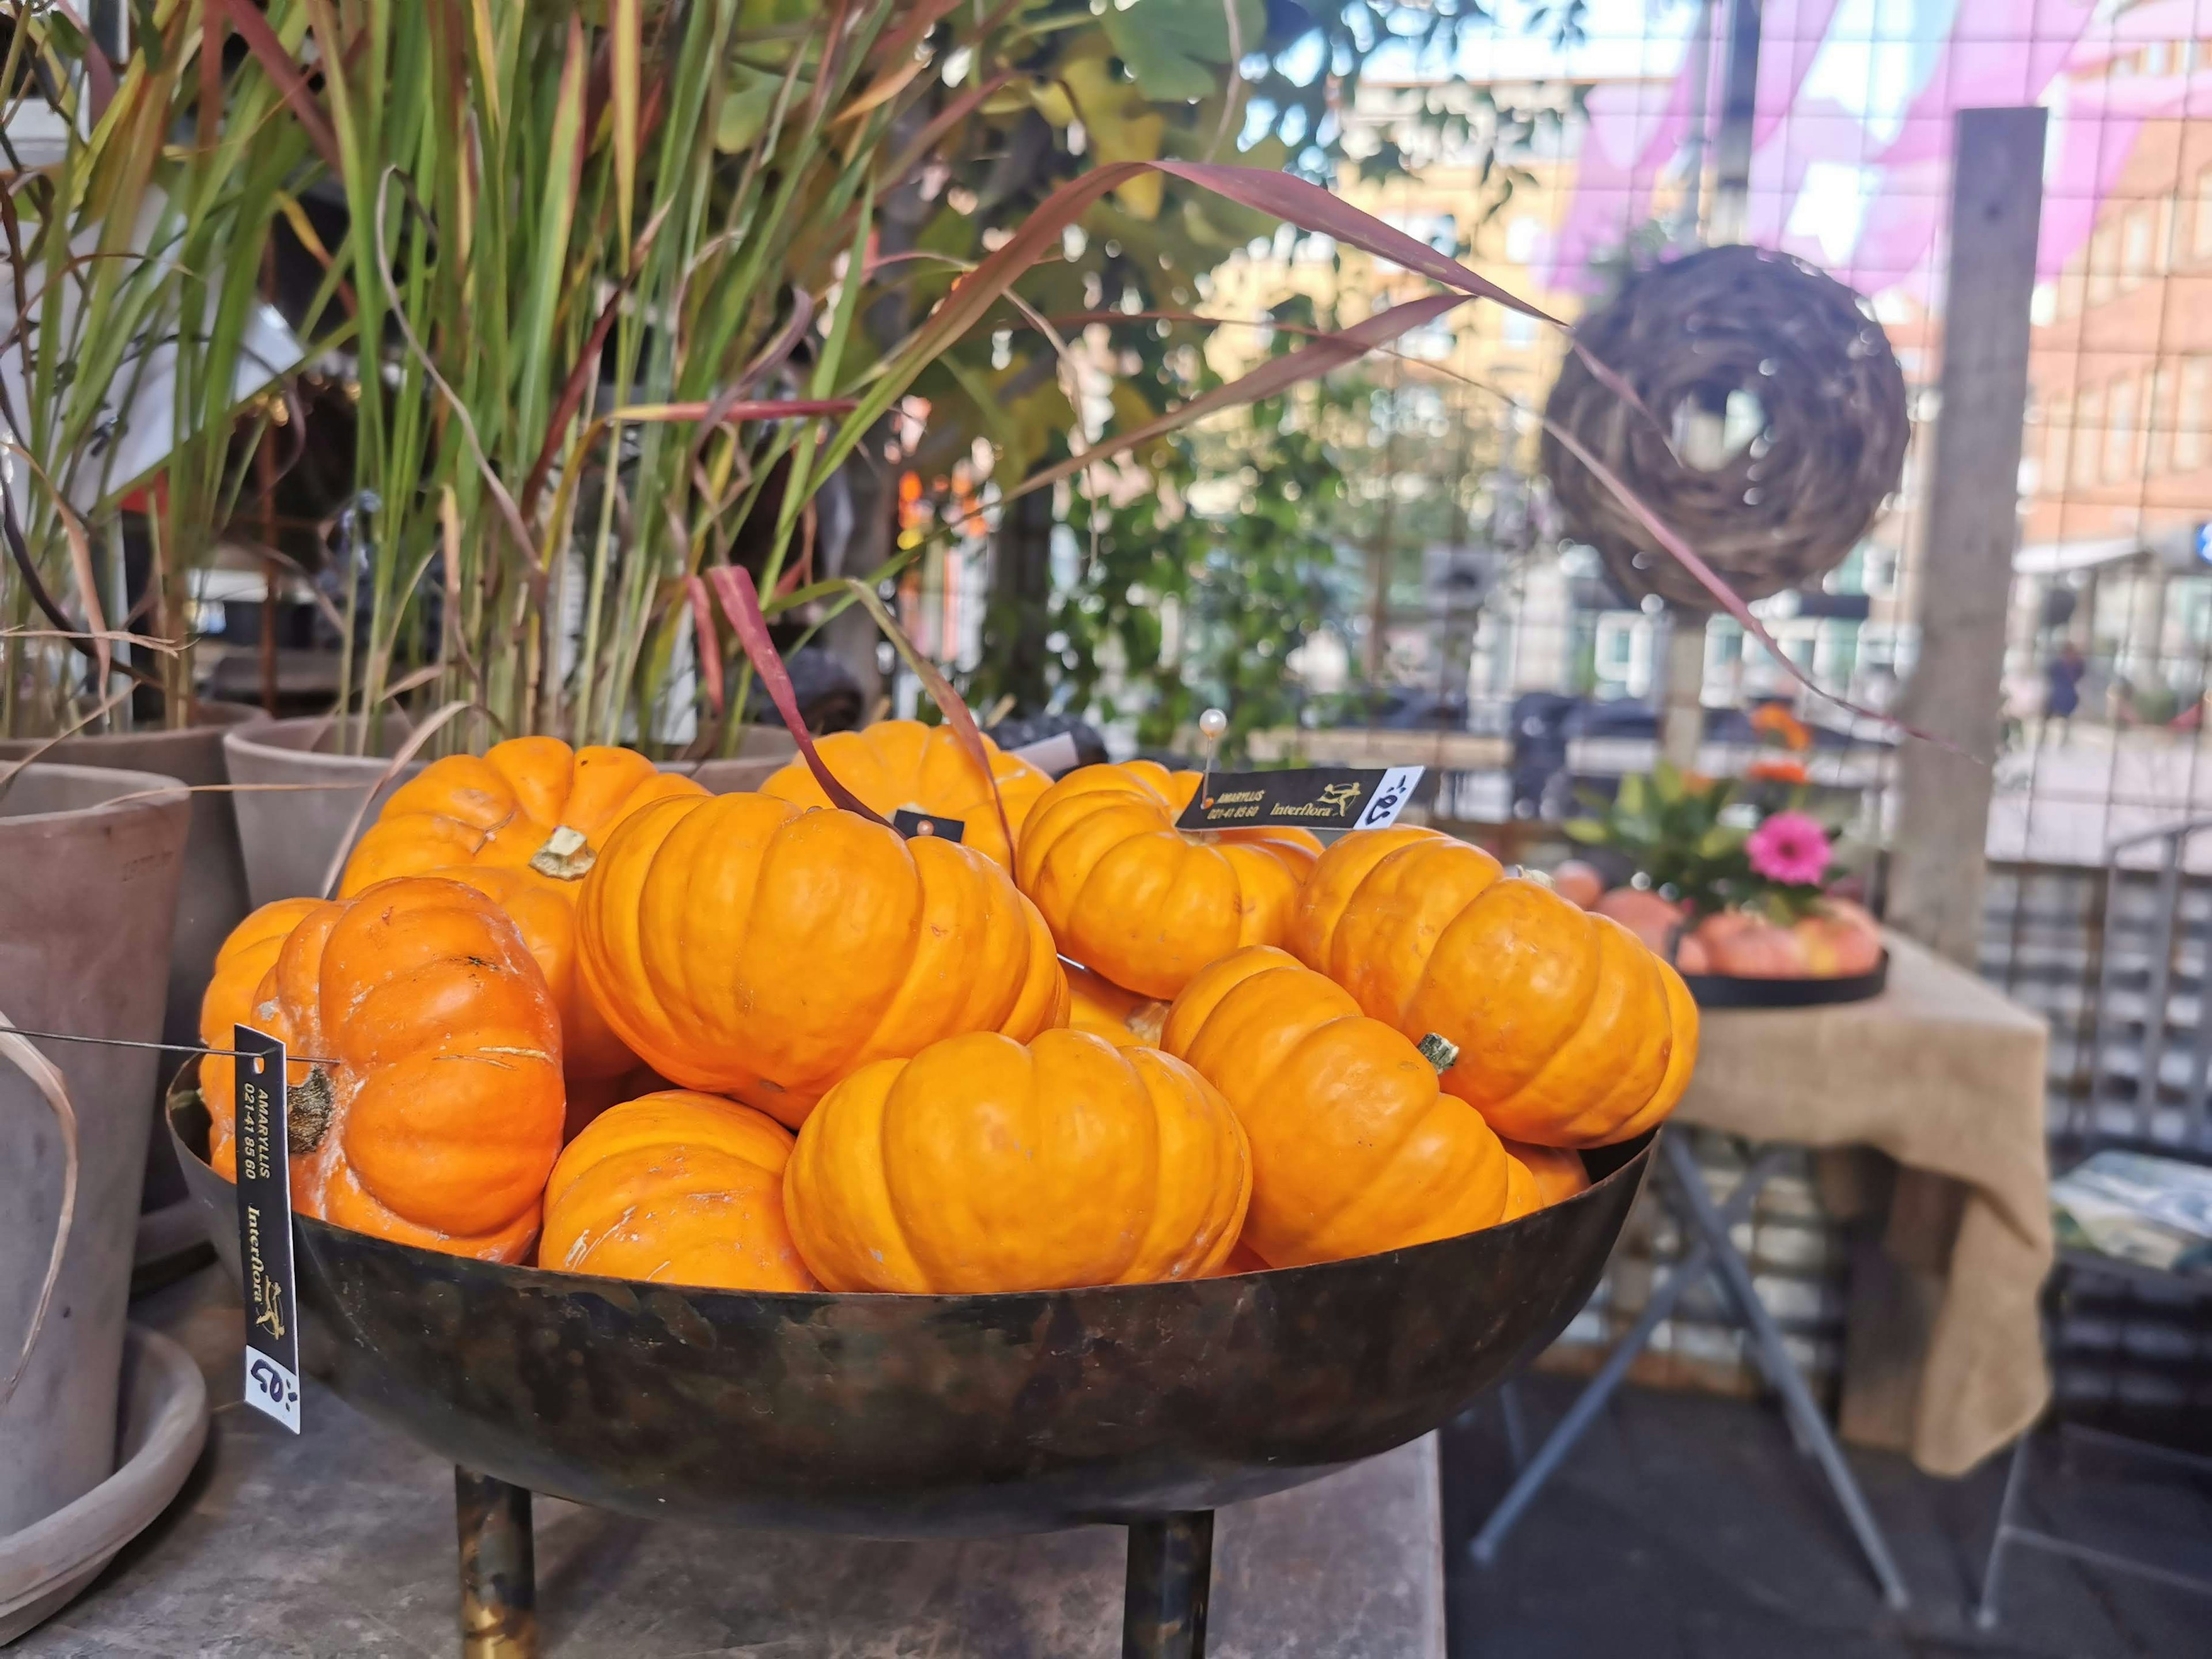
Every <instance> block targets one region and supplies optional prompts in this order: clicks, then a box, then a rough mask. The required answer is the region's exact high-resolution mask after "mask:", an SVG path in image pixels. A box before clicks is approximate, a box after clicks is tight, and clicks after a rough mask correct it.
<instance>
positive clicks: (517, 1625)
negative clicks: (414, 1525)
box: [453, 1463, 538, 1659]
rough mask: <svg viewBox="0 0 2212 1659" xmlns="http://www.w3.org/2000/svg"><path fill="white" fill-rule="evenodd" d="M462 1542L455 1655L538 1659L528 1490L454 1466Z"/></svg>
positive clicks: (481, 1658) (534, 1560) (456, 1516)
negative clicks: (458, 1645) (458, 1650)
mask: <svg viewBox="0 0 2212 1659" xmlns="http://www.w3.org/2000/svg"><path fill="white" fill-rule="evenodd" d="M453 1512H454V1519H455V1521H456V1522H457V1523H458V1527H459V1533H460V1541H461V1659H538V1567H537V1553H536V1547H535V1543H534V1541H533V1537H532V1532H531V1528H530V1489H529V1488H528V1487H527V1486H508V1485H507V1482H506V1481H504V1480H493V1479H492V1478H491V1476H489V1475H488V1474H477V1473H476V1472H475V1471H474V1470H473V1469H465V1468H461V1467H460V1465H459V1464H458V1463H457V1464H455V1465H454V1466H453Z"/></svg>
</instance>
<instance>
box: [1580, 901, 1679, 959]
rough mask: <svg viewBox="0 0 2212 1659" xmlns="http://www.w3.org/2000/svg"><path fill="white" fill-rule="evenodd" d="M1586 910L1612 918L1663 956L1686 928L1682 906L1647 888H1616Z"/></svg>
mask: <svg viewBox="0 0 2212 1659" xmlns="http://www.w3.org/2000/svg"><path fill="white" fill-rule="evenodd" d="M1583 908H1584V909H1585V910H1589V911H1592V912H1594V913H1595V914H1596V915H1601V916H1610V917H1611V918H1612V919H1613V921H1617V922H1619V923H1620V925H1621V926H1622V927H1626V929H1628V931H1629V932H1630V933H1633V934H1635V935H1636V937H1637V938H1638V939H1642V940H1643V941H1644V945H1646V946H1647V947H1648V948H1650V949H1651V950H1654V951H1657V952H1658V953H1659V954H1660V955H1661V956H1662V957H1663V956H1666V955H1667V954H1668V951H1669V948H1670V947H1671V946H1672V945H1674V942H1675V935H1676V934H1678V933H1680V931H1681V928H1682V907H1681V906H1680V905H1679V904H1677V903H1675V902H1674V901H1673V900H1672V899H1668V898H1662V897H1661V896H1659V895H1658V894H1656V893H1655V892H1653V891H1651V890H1650V889H1649V888H1646V887H1616V888H1614V889H1613V890H1612V891H1611V892H1609V893H1606V894H1603V895H1601V896H1600V897H1599V899H1598V901H1597V902H1596V903H1595V904H1585V905H1583Z"/></svg>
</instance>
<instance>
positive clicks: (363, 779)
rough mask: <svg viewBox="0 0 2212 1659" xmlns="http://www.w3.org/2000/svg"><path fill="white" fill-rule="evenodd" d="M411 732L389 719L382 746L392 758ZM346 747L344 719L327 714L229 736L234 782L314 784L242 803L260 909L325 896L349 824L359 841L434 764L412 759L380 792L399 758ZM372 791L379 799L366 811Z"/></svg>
mask: <svg viewBox="0 0 2212 1659" xmlns="http://www.w3.org/2000/svg"><path fill="white" fill-rule="evenodd" d="M351 719H352V720H358V719H359V716H357V715H356V716H353V717H351ZM406 730H407V728H406V726H405V723H404V722H403V721H401V720H398V718H397V717H396V716H395V717H394V718H393V719H392V720H389V721H387V722H386V726H385V730H384V733H383V736H384V742H383V744H381V745H380V746H381V747H382V748H383V749H384V750H385V751H386V755H389V753H390V752H391V751H392V750H394V749H396V748H398V746H399V744H401V743H402V742H403V741H404V738H405V735H406ZM343 746H344V745H343V744H341V742H340V741H339V732H338V726H337V721H335V720H331V719H330V718H328V717H327V716H325V715H320V714H317V715H311V716H307V717H305V718H302V719H299V720H271V721H269V722H268V723H266V724H265V725H261V726H252V727H250V728H248V729H246V730H244V731H240V732H228V733H226V734H225V735H224V738H223V740H222V747H223V755H224V757H225V759H226V760H227V761H228V763H229V766H230V781H232V782H233V783H240V784H283V785H292V786H297V785H311V786H313V787H307V788H301V787H289V788H282V789H263V790H252V789H247V790H241V791H240V792H239V793H238V794H237V795H236V796H235V797H234V800H235V802H236V807H237V811H238V840H239V845H240V848H243V849H244V852H245V855H246V890H247V892H248V893H249V894H250V895H251V896H252V902H253V904H254V906H255V907H256V908H259V907H260V906H262V905H264V904H267V903H269V902H270V901H271V900H274V899H281V898H301V897H304V896H319V895H320V893H321V892H322V890H323V878H324V877H325V875H327V874H328V873H329V871H330V866H331V859H332V858H333V857H334V856H335V855H336V854H337V850H338V845H339V843H340V842H342V841H343V840H344V839H345V837H346V831H347V827H348V826H349V825H353V826H355V827H354V835H355V836H356V838H358V836H359V835H360V832H361V831H362V829H367V828H368V826H369V825H370V824H372V823H375V822H376V815H377V812H378V811H380V809H381V808H382V807H383V805H384V803H385V802H386V800H388V799H391V797H392V793H393V792H394V791H396V790H397V789H398V787H399V786H400V785H401V784H403V783H404V782H405V781H407V780H408V779H409V778H411V777H413V776H414V775H416V773H417V772H419V771H421V770H422V768H423V766H424V765H425V764H426V763H425V762H422V761H411V762H410V763H408V764H407V766H406V767H404V769H402V770H401V771H400V772H399V773H398V775H396V776H394V777H393V778H392V780H391V781H390V782H388V783H386V784H385V785H384V786H383V787H381V788H379V787H378V781H379V780H380V779H382V778H383V777H384V775H385V773H386V771H387V770H388V769H390V767H391V764H392V763H391V761H390V760H389V759H386V758H380V757H375V756H359V755H348V754H344V753H342V752H339V751H340V750H342V749H343ZM372 791H374V793H375V797H376V798H375V799H374V801H373V802H371V803H370V805H369V806H368V810H367V811H362V802H363V801H365V800H368V798H369V795H370V793H371V792H372ZM356 817H357V821H356Z"/></svg>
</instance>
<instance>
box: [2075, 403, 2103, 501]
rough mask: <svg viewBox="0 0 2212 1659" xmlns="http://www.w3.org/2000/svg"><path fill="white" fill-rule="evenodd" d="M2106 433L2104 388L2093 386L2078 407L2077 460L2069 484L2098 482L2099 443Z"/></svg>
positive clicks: (2076, 406) (2076, 430)
mask: <svg viewBox="0 0 2212 1659" xmlns="http://www.w3.org/2000/svg"><path fill="white" fill-rule="evenodd" d="M2104 429H2105V394H2104V392H2103V390H2102V389H2101V388H2100V387H2096V386H2092V387H2091V388H2090V389H2089V390H2087V392H2083V393H2082V394H2081V399H2080V401H2079V402H2078V403H2076V404H2075V420H2074V452H2073V453H2074V459H2073V464H2072V465H2071V467H2070V468H2069V473H2068V477H2069V481H2070V482H2072V483H2077V484H2093V483H2096V482H2097V459H2098V456H2097V440H2098V437H2099V435H2100V434H2101V433H2102V432H2103V431H2104Z"/></svg>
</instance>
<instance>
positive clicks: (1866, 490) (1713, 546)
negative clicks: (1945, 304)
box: [1542, 247, 1910, 611]
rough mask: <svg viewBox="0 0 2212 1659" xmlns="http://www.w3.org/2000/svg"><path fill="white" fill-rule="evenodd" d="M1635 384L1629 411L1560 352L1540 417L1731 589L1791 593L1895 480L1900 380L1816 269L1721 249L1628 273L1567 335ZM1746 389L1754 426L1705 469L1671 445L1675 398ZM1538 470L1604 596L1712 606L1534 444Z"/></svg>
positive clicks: (1632, 523)
mask: <svg viewBox="0 0 2212 1659" xmlns="http://www.w3.org/2000/svg"><path fill="white" fill-rule="evenodd" d="M1575 337H1576V339H1577V342H1579V343H1580V344H1581V345H1582V346H1583V349H1585V350H1587V351H1588V352H1589V355H1590V356H1594V357H1595V358H1596V359H1597V360H1598V361H1599V362H1601V363H1603V364H1604V365H1605V366H1606V367H1607V368H1610V369H1612V370H1613V373H1614V374H1618V375H1619V376H1620V378H1621V379H1622V380H1625V381H1626V382H1627V384H1628V385H1629V386H1632V387H1633V388H1634V390H1635V392H1636V395H1637V396H1638V398H1640V399H1642V401H1643V404H1644V410H1649V411H1650V414H1649V415H1648V416H1647V415H1646V414H1644V412H1642V411H1639V410H1636V409H1633V408H1632V407H1631V406H1630V405H1629V404H1626V402H1624V401H1623V400H1622V398H1620V395H1619V393H1618V392H1615V391H1614V390H1613V388H1612V387H1610V386H1607V385H1606V384H1605V383H1604V382H1603V381H1601V380H1599V379H1598V377H1597V376H1596V375H1595V374H1593V373H1592V372H1591V370H1590V368H1589V364H1587V363H1586V362H1583V360H1582V358H1581V356H1579V355H1570V356H1569V357H1568V358H1567V361H1566V363H1565V367H1563V368H1561V369H1560V371H1559V380H1558V381H1557V382H1556V383H1555V384H1554V385H1553V387H1552V396H1551V399H1550V401H1549V403H1548V404H1547V406H1546V409H1545V413H1546V415H1547V417H1548V419H1549V420H1550V422H1551V423H1552V425H1553V426H1554V427H1558V428H1565V430H1566V431H1568V432H1570V433H1571V434H1573V435H1574V437H1575V439H1576V441H1577V442H1578V443H1580V444H1581V445H1582V446H1583V447H1584V448H1586V449H1587V450H1589V453H1591V454H1592V455H1594V456H1595V457H1596V458H1597V459H1599V460H1600V461H1601V462H1602V463H1603V464H1604V465H1606V466H1607V467H1609V468H1610V469H1612V471H1613V473H1614V475H1615V476H1616V477H1618V478H1619V479H1620V482H1621V483H1624V484H1625V485H1626V486H1627V487H1628V489H1631V490H1633V491H1634V492H1635V493H1636V495H1638V497H1639V498H1640V499H1641V500H1642V501H1643V502H1644V505H1645V506H1646V507H1650V509H1651V511H1652V512H1653V513H1656V515H1657V516H1658V517H1659V519H1660V520H1662V522H1664V523H1665V524H1666V525H1667V526H1668V528H1670V529H1671V530H1673V531H1674V532H1675V533H1676V534H1678V535H1679V536H1680V537H1681V538H1682V539H1683V540H1684V541H1686V542H1687V543H1688V544H1690V546H1691V547H1692V548H1693V549H1695V550H1697V552H1698V553H1699V554H1700V555H1701V556H1703V557H1704V558H1705V562H1707V563H1708V564H1710V565H1711V566H1712V568H1714V569H1715V570H1716V571H1717V572H1718V573H1719V574H1720V575H1721V576H1722V577H1723V579H1724V580H1726V581H1727V582H1728V584H1729V586H1731V587H1733V588H1734V589H1735V591H1736V592H1738V593H1740V594H1741V595H1742V596H1743V597H1744V598H1745V599H1764V598H1765V596H1766V595H1768V594H1770V593H1778V592H1782V591H1783V590H1784V588H1791V587H1802V586H1805V585H1806V584H1808V583H1809V582H1812V581H1815V580H1818V579H1819V578H1820V577H1821V576H1822V575H1824V574H1826V573H1827V572H1828V571H1830V570H1832V569H1833V568H1835V567H1836V566H1837V565H1838V564H1841V563H1842V562H1844V559H1845V558H1846V557H1847V556H1849V555H1850V550H1851V549H1852V548H1853V547H1855V546H1857V544H1858V541H1859V538H1861V537H1862V536H1863V535H1864V534H1865V533H1866V532H1867V530H1868V529H1869V526H1872V525H1873V523H1874V521H1875V518H1876V517H1877V516H1878V515H1879V514H1880V513H1881V509H1882V507H1883V504H1884V503H1885V502H1886V501H1887V500H1888V498H1889V497H1890V495H1892V494H1893V493H1894V492H1895V490H1896V489H1897V487H1898V484H1899V480H1900V479H1901V477H1902V476H1903V473H1904V469H1905V438H1906V435H1907V433H1908V431H1909V429H1910V423H1909V422H1908V419H1907V416H1906V412H1905V374H1904V372H1903V370H1901V369H1900V368H1899V367H1898V362H1897V354H1896V352H1895V351H1894V350H1893V349H1891V346H1890V343H1889V337H1888V336H1887V335H1886V334H1885V333H1883V332H1882V329H1881V324H1879V323H1877V322H1875V320H1874V319H1872V318H1871V317H1869V316H1868V315H1867V314H1866V313H1865V312H1863V311H1862V310H1861V309H1860V307H1859V301H1858V296H1857V295H1855V294H1853V293H1852V292H1851V290H1850V289H1848V288H1845V287H1844V285H1843V284H1842V283H1838V281H1836V279H1835V278H1834V277H1832V276H1828V275H1827V274H1826V272H1824V271H1820V270H1814V268H1813V267H1812V266H1811V265H1808V264H1805V263H1804V261H1802V260H1801V259H1796V258H1791V257H1790V256H1789V255H1788V254H1784V253H1774V252H1768V251H1767V250H1765V249H1763V248H1753V247H1717V248H1712V249H1710V250H1708V251H1706V252H1702V253H1693V254H1691V255H1689V256H1688V257H1686V258H1680V259H1677V260H1674V261H1673V262H1672V263H1671V264H1663V265H1660V266H1657V267H1656V268H1655V269H1653V270H1647V271H1644V272H1643V273H1641V274H1639V275H1638V276H1633V277H1632V278H1630V279H1629V282H1628V283H1627V285H1626V287H1625V288H1624V289H1622V290H1621V293H1620V297H1619V298H1618V299H1616V300H1615V301H1613V303H1612V304H1611V305H1609V306H1607V307H1605V308H1604V309H1603V310H1601V311H1599V312H1596V313H1593V314H1592V315H1591V316H1589V317H1588V318H1586V319H1583V323H1582V325H1580V326H1579V327H1578V328H1577V330H1576V331H1575ZM1730 392H1747V393H1749V394H1751V395H1752V396H1753V397H1754V398H1757V399H1758V401H1759V408H1760V409H1761V410H1762V411H1763V412H1764V415H1765V424H1764V427H1763V429H1762V430H1761V431H1759V433H1758V434H1757V435H1754V436H1753V438H1752V440H1751V441H1750V442H1748V443H1747V444H1745V445H1743V446H1742V447H1739V448H1737V449H1736V450H1735V452H1734V453H1731V454H1729V456H1727V457H1726V459H1723V460H1722V461H1721V463H1720V465H1718V466H1717V467H1715V468H1714V469H1713V470H1711V471H1705V470H1704V469H1703V468H1700V467H1698V466H1695V465H1690V464H1689V463H1688V462H1687V461H1686V460H1683V459H1676V456H1675V454H1674V453H1672V451H1671V450H1670V446H1669V439H1670V438H1671V436H1672V435H1673V432H1672V428H1673V424H1674V416H1675V412H1676V411H1677V410H1680V409H1681V408H1682V407H1684V406H1685V405H1689V406H1692V407H1698V408H1705V409H1718V408H1721V407H1723V405H1724V404H1725V403H1726V400H1727V398H1728V395H1729V393H1730ZM1542 465H1543V470H1544V472H1545V475H1546V477H1548V478H1549V479H1550V480H1551V484H1552V493H1553V498H1554V499H1555V500H1556V501H1558V503H1559V507H1560V509H1561V512H1562V513H1563V514H1564V516H1565V520H1566V524H1567V526H1568V531H1569V533H1570V534H1571V535H1572V536H1574V537H1575V538H1576V539H1577V540H1580V541H1584V542H1587V543H1589V544H1590V545H1591V546H1593V547H1595V548H1596V549H1597V550H1598V553H1599V554H1600V556H1601V557H1602V558H1603V559H1604V561H1605V565H1606V569H1607V573H1608V574H1610V575H1611V577H1612V578H1613V583H1614V585H1615V586H1617V587H1619V588H1620V590H1621V591H1622V592H1624V593H1626V594H1627V595H1628V596H1629V597H1631V598H1633V599H1641V598H1643V597H1644V596H1645V595H1648V594H1654V593H1656V594H1657V595H1658V596H1659V597H1660V598H1661V599H1664V600H1666V601H1667V602H1668V604H1670V605H1676V606H1679V607H1680V608H1681V609H1684V610H1686V611H1711V610H1714V609H1716V608H1717V607H1716V604H1715V601H1714V599H1713V596H1712V595H1711V593H1709V592H1706V591H1705V588H1704V587H1703V586H1700V585H1699V582H1698V581H1697V580H1696V578H1694V577H1692V575H1691V574H1689V572H1688V571H1686V570H1685V569H1684V568H1682V566H1681V565H1680V563H1679V562H1676V561H1675V560H1674V558H1673V557H1672V556H1670V555H1669V554H1668V553H1667V552H1666V551H1664V550H1662V547H1661V546H1660V544H1659V542H1658V539H1657V538H1656V537H1654V536H1653V535H1652V534H1651V532H1650V531H1649V530H1648V529H1646V528H1645V527H1644V524H1643V523H1642V522H1641V521H1640V520H1638V518H1637V517H1636V516H1635V514H1634V513H1632V512H1631V511H1630V510H1629V508H1628V507H1627V506H1626V503H1624V502H1623V501H1621V499H1620V496H1618V495H1615V494H1614V493H1613V490H1612V489H1610V488H1609V487H1608V486H1607V484H1605V483H1602V482H1601V481H1600V479H1599V478H1598V477H1597V475H1596V474H1595V473H1594V472H1592V471H1590V469H1589V467H1587V466H1585V465H1583V463H1582V461H1581V460H1580V459H1577V457H1576V456H1575V455H1573V454H1572V453H1570V452H1569V451H1568V449H1567V447H1565V445H1564V444H1562V443H1561V442H1560V441H1559V438H1558V436H1557V435H1555V434H1554V433H1553V432H1550V431H1547V432H1546V433H1545V435H1544V441H1543V449H1542Z"/></svg>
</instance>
